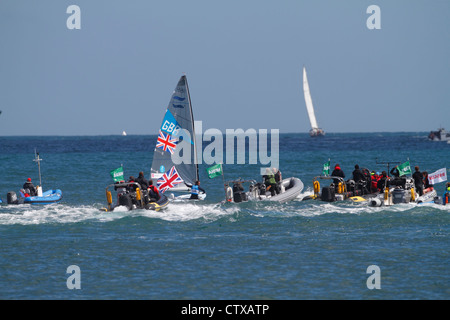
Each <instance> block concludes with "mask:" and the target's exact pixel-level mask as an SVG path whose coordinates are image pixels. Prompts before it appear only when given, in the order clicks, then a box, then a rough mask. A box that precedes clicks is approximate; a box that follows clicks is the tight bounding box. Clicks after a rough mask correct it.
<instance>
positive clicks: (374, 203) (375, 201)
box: [369, 198, 383, 207]
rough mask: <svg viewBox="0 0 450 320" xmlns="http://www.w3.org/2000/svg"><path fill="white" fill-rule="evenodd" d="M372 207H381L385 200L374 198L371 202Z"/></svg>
mask: <svg viewBox="0 0 450 320" xmlns="http://www.w3.org/2000/svg"><path fill="white" fill-rule="evenodd" d="M369 205H370V206H371V207H381V206H382V205H383V200H382V199H380V198H372V199H370V201H369Z"/></svg>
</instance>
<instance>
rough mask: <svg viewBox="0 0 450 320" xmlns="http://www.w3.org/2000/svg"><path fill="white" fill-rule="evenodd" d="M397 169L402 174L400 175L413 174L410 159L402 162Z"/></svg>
mask: <svg viewBox="0 0 450 320" xmlns="http://www.w3.org/2000/svg"><path fill="white" fill-rule="evenodd" d="M397 170H398V172H399V174H400V176H404V175H405V174H412V171H411V166H410V165H409V161H406V162H405V163H402V164H401V165H399V166H398V167H397Z"/></svg>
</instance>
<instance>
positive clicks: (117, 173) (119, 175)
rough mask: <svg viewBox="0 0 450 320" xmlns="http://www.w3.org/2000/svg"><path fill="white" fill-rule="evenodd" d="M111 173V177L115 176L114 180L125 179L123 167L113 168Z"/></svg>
mask: <svg viewBox="0 0 450 320" xmlns="http://www.w3.org/2000/svg"><path fill="white" fill-rule="evenodd" d="M110 174H111V177H112V178H113V180H114V182H118V181H121V180H125V179H124V178H123V167H120V168H117V169H115V170H112V171H111V172H110Z"/></svg>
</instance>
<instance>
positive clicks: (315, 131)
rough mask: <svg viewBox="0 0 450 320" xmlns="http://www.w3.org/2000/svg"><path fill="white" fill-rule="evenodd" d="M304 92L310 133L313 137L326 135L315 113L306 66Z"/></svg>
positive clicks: (304, 70) (304, 69)
mask: <svg viewBox="0 0 450 320" xmlns="http://www.w3.org/2000/svg"><path fill="white" fill-rule="evenodd" d="M303 93H304V95H305V103H306V111H308V116H309V122H310V123H311V130H309V135H310V136H311V137H320V136H324V135H325V131H323V130H322V129H321V128H319V125H318V124H317V120H316V115H315V114H314V106H313V103H312V98H311V92H310V91H309V84H308V78H307V77H306V68H305V67H303Z"/></svg>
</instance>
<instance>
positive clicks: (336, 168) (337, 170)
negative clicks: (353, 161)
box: [331, 164, 345, 185]
mask: <svg viewBox="0 0 450 320" xmlns="http://www.w3.org/2000/svg"><path fill="white" fill-rule="evenodd" d="M331 175H332V176H334V177H341V178H342V179H344V178H345V173H344V171H342V169H341V167H340V166H339V164H336V165H335V166H334V170H333V172H332V173H331ZM333 182H334V184H336V185H337V184H338V183H339V180H338V179H333Z"/></svg>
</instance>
